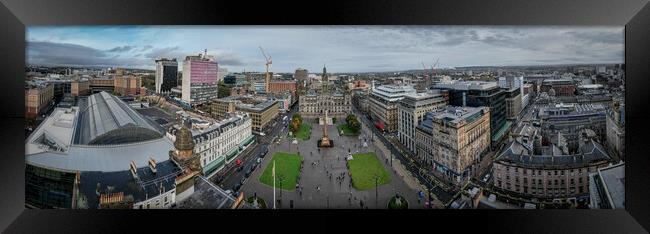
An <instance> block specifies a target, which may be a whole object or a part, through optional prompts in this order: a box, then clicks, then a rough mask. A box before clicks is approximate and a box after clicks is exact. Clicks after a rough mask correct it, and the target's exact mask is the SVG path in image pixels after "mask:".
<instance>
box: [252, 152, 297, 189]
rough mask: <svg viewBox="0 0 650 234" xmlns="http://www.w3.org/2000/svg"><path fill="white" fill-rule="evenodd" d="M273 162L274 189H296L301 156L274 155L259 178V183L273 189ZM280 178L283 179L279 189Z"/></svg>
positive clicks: (280, 153)
mask: <svg viewBox="0 0 650 234" xmlns="http://www.w3.org/2000/svg"><path fill="white" fill-rule="evenodd" d="M273 161H275V187H276V188H281V189H284V190H289V191H293V190H294V189H296V183H297V180H298V175H299V174H300V164H301V162H302V156H300V155H297V154H290V153H284V152H277V153H275V154H274V155H273V158H272V159H271V163H269V165H268V166H266V169H264V172H262V175H261V176H260V182H262V183H263V184H266V185H268V186H271V187H273V174H272V173H273V172H272V171H273ZM281 176H282V177H284V181H283V182H282V187H280V177H281Z"/></svg>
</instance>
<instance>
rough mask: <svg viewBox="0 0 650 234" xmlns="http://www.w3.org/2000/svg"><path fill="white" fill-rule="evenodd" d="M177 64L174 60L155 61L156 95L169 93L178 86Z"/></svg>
mask: <svg viewBox="0 0 650 234" xmlns="http://www.w3.org/2000/svg"><path fill="white" fill-rule="evenodd" d="M177 79H178V62H177V61H176V59H167V58H161V59H157V60H156V93H169V92H171V90H172V88H173V87H176V86H177V85H178V83H177Z"/></svg>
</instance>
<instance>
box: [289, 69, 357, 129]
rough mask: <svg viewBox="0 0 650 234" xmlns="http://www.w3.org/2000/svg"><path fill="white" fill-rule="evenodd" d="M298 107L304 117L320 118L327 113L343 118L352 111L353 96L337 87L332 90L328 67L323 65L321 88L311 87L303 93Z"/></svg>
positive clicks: (330, 115)
mask: <svg viewBox="0 0 650 234" xmlns="http://www.w3.org/2000/svg"><path fill="white" fill-rule="evenodd" d="M298 109H299V112H300V115H301V116H302V117H303V118H318V117H322V116H324V115H325V111H327V115H328V116H329V117H334V118H339V119H343V118H345V117H346V116H347V115H348V114H351V113H352V97H351V95H350V94H349V93H347V92H344V91H341V90H339V89H335V90H334V91H332V90H330V81H329V77H328V75H327V70H326V68H324V67H323V75H322V84H321V88H320V90H317V89H310V90H309V91H307V93H306V94H304V95H301V96H300V97H299V101H298Z"/></svg>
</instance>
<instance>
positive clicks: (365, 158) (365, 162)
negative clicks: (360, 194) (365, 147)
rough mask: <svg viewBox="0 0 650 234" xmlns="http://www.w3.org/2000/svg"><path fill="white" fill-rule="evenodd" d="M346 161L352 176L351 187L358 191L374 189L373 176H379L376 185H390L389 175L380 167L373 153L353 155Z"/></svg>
mask: <svg viewBox="0 0 650 234" xmlns="http://www.w3.org/2000/svg"><path fill="white" fill-rule="evenodd" d="M352 157H353V158H354V159H352V160H349V161H348V165H349V168H350V173H351V174H352V186H354V188H356V189H358V190H366V189H371V188H375V175H378V176H379V180H378V181H377V185H383V184H388V183H390V174H388V172H387V171H386V169H384V166H383V165H381V162H380V161H379V159H377V155H375V153H361V154H353V155H352Z"/></svg>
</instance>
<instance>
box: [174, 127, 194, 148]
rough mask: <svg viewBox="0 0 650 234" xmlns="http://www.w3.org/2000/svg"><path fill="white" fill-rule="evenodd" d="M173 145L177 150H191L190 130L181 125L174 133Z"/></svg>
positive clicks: (192, 144)
mask: <svg viewBox="0 0 650 234" xmlns="http://www.w3.org/2000/svg"><path fill="white" fill-rule="evenodd" d="M174 147H176V149H177V150H193V149H194V141H193V140H192V132H191V131H190V130H189V129H188V128H187V127H186V126H183V127H182V128H181V129H180V130H178V132H177V133H176V141H175V142H174Z"/></svg>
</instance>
